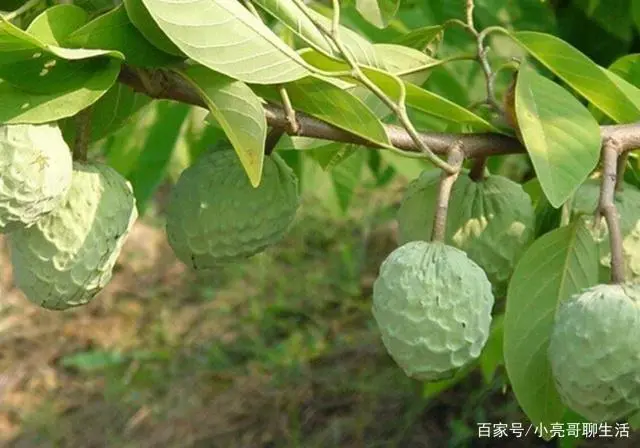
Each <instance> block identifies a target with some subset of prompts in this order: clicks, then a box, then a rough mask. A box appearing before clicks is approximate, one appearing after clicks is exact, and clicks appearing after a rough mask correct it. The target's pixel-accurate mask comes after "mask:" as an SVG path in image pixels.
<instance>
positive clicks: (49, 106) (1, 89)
mask: <svg viewBox="0 0 640 448" xmlns="http://www.w3.org/2000/svg"><path fill="white" fill-rule="evenodd" d="M95 68H96V70H95V71H93V72H90V73H89V74H88V75H87V77H85V78H75V79H74V83H73V84H69V85H67V86H66V88H65V89H64V90H63V91H59V92H54V93H41V94H37V93H30V92H27V91H24V90H21V89H19V88H17V87H14V86H12V85H11V84H9V83H8V82H3V81H0V98H2V101H0V123H5V124H18V123H33V124H37V123H47V122H50V121H56V120H60V119H62V118H66V117H71V116H73V115H75V114H77V113H78V112H80V111H81V110H83V109H85V108H87V107H89V106H90V105H92V104H93V103H95V102H96V101H98V100H99V99H100V97H102V95H104V94H105V92H107V90H109V88H110V87H111V86H112V85H113V84H114V83H115V81H116V79H117V77H118V73H120V62H119V61H117V60H113V59H104V60H101V61H96V65H95Z"/></svg>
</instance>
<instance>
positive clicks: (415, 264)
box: [372, 241, 494, 381]
mask: <svg viewBox="0 0 640 448" xmlns="http://www.w3.org/2000/svg"><path fill="white" fill-rule="evenodd" d="M493 303H494V297H493V294H492V292H491V284H490V283H489V280H488V279H487V276H486V275H485V273H484V272H483V271H482V269H481V268H480V267H479V266H478V265H477V264H476V263H474V262H473V261H471V260H470V259H469V258H468V257H467V255H466V254H465V253H464V252H463V251H461V250H459V249H456V248H455V247H451V246H447V245H445V244H443V243H436V242H426V241H412V242H409V243H406V244H404V245H403V246H400V247H399V248H397V249H396V250H394V251H393V252H391V254H390V255H389V256H388V257H387V258H386V259H385V261H384V262H383V263H382V266H381V267H380V274H379V276H378V278H377V279H376V281H375V283H374V285H373V307H372V311H373V316H374V318H375V320H376V322H377V324H378V327H379V328H380V333H381V334H382V341H383V343H384V345H385V347H386V349H387V351H388V352H389V354H390V355H391V357H392V358H393V359H394V360H395V361H396V363H397V364H398V365H399V366H400V367H401V368H402V369H403V370H404V372H405V373H406V374H407V375H408V376H410V377H413V378H416V379H419V380H424V381H434V380H439V379H443V378H447V377H449V376H452V375H453V374H454V373H455V371H456V370H457V369H458V368H460V367H462V366H464V365H465V364H467V363H468V362H470V361H471V360H473V359H475V358H477V357H478V356H479V355H480V353H481V351H482V348H483V347H484V345H485V343H486V342H487V338H488V337H489V330H490V326H491V309H492V307H493Z"/></svg>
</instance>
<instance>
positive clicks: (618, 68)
mask: <svg viewBox="0 0 640 448" xmlns="http://www.w3.org/2000/svg"><path fill="white" fill-rule="evenodd" d="M609 71H610V72H613V73H615V74H616V75H618V76H620V77H621V78H624V79H625V80H626V81H628V82H630V83H631V84H633V85H634V86H636V87H640V54H638V53H635V54H628V55H626V56H623V57H621V58H619V59H617V60H615V61H614V62H613V63H612V64H611V65H610V66H609Z"/></svg>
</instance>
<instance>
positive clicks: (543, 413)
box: [504, 220, 598, 427]
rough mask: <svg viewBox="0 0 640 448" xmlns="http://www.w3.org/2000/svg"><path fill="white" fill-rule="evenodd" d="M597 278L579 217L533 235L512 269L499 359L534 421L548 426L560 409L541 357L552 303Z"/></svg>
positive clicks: (554, 305) (594, 250) (590, 246)
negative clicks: (540, 234) (564, 224)
mask: <svg viewBox="0 0 640 448" xmlns="http://www.w3.org/2000/svg"><path fill="white" fill-rule="evenodd" d="M597 281H598V254H597V248H596V245H595V244H594V243H593V240H592V238H591V235H590V233H589V230H588V229H587V228H586V227H585V225H584V222H583V221H582V220H578V221H574V222H573V223H571V224H570V225H568V226H566V227H562V228H559V229H556V230H554V231H552V232H549V233H547V234H545V235H544V236H542V237H541V238H539V239H538V240H536V241H535V242H534V243H533V244H532V245H531V246H530V247H529V249H528V250H527V252H525V254H524V255H523V256H522V258H521V259H520V261H519V262H518V264H517V266H516V268H515V271H514V273H513V276H512V278H511V282H510V284H509V290H508V292H507V302H506V310H505V316H504V360H505V366H506V368H507V374H508V376H509V380H510V382H511V386H512V388H513V392H514V393H515V396H516V399H517V400H518V403H519V404H520V407H521V408H522V410H523V411H524V412H525V413H526V414H527V416H528V417H529V419H530V420H531V422H532V423H533V424H534V425H538V424H543V425H545V426H546V427H548V425H549V424H551V423H555V422H558V421H559V420H560V419H561V418H562V416H563V414H564V412H565V406H564V405H563V403H562V401H561V400H560V396H559V395H558V392H557V390H556V388H555V383H554V380H553V377H552V373H551V367H550V364H549V360H548V358H547V348H548V345H549V338H550V335H551V332H552V329H553V322H554V319H555V312H556V309H557V307H558V304H559V302H560V301H562V300H566V299H567V298H569V297H570V296H571V295H573V294H575V293H577V292H579V291H581V290H582V289H584V288H586V287H589V286H592V285H594V284H595V283H597Z"/></svg>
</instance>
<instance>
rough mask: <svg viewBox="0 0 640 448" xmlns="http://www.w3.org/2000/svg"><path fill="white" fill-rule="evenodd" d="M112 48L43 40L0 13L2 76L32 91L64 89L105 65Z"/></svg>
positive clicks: (15, 84) (0, 72) (0, 74)
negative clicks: (59, 44) (86, 47)
mask: <svg viewBox="0 0 640 448" xmlns="http://www.w3.org/2000/svg"><path fill="white" fill-rule="evenodd" d="M105 56H108V57H112V58H116V59H120V60H121V59H123V58H124V57H123V56H122V54H120V53H118V52H112V51H102V50H84V49H67V48H60V47H57V46H53V45H48V44H45V43H43V42H40V41H39V40H38V39H37V38H35V37H34V36H32V35H30V34H28V33H26V32H24V31H22V30H21V29H19V28H17V27H15V26H14V25H12V24H11V23H9V22H7V21H6V20H4V19H3V18H2V17H1V16H0V78H1V79H3V80H4V81H6V82H8V83H10V84H13V85H14V86H16V87H18V88H20V89H23V90H27V91H29V92H31V93H52V92H63V91H65V90H68V89H70V88H73V87H74V86H76V85H77V84H78V82H81V81H82V80H86V79H88V78H91V77H92V76H94V74H95V73H96V72H97V71H99V70H101V69H102V68H103V67H105V66H106V64H105V63H104V59H105V58H104V57H105Z"/></svg>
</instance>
